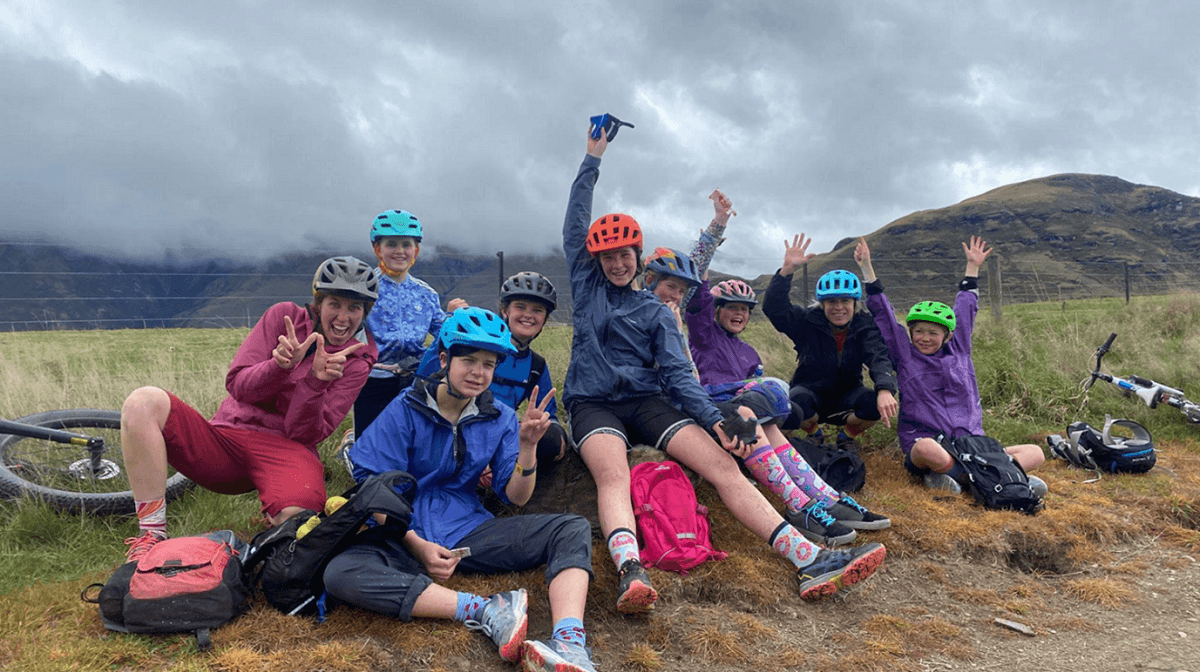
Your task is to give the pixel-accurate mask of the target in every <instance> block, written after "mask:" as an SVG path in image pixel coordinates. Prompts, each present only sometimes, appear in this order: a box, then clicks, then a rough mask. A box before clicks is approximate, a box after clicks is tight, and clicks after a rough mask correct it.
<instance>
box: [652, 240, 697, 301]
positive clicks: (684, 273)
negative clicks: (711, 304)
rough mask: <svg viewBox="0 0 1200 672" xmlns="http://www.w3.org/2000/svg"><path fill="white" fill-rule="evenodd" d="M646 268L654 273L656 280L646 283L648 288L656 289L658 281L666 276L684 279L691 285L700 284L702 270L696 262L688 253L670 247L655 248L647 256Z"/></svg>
mask: <svg viewBox="0 0 1200 672" xmlns="http://www.w3.org/2000/svg"><path fill="white" fill-rule="evenodd" d="M646 270H647V271H651V272H652V273H654V280H653V281H648V282H647V283H646V289H649V290H651V291H654V287H655V286H656V285H658V281H659V280H661V279H662V278H664V277H666V276H672V277H676V278H679V279H680V280H683V281H684V282H686V283H687V284H688V285H689V286H691V287H699V286H700V271H699V269H697V268H696V262H694V261H692V258H691V257H689V256H687V255H686V254H684V253H682V252H680V251H678V250H672V249H671V248H668V247H656V248H654V254H651V255H650V256H649V257H647V258H646Z"/></svg>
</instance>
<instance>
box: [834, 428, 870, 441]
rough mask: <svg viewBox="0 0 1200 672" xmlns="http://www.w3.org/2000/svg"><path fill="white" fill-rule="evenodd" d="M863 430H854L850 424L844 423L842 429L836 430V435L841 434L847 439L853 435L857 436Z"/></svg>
mask: <svg viewBox="0 0 1200 672" xmlns="http://www.w3.org/2000/svg"><path fill="white" fill-rule="evenodd" d="M863 431H865V430H862V429H858V430H856V429H853V428H851V427H850V425H846V426H845V427H843V428H842V431H840V432H838V435H839V436H843V437H845V438H847V439H853V438H854V437H856V436H858V435H859V434H862V433H863Z"/></svg>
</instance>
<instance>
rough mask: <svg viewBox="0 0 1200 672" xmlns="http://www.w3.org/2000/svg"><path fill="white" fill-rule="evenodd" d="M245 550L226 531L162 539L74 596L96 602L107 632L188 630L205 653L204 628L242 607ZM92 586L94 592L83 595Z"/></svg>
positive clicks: (207, 634)
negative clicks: (95, 594) (111, 573)
mask: <svg viewBox="0 0 1200 672" xmlns="http://www.w3.org/2000/svg"><path fill="white" fill-rule="evenodd" d="M247 550H248V546H247V544H246V542H244V541H242V540H241V539H238V538H237V535H235V534H234V533H233V532H232V531H230V530H221V531H219V532H210V533H208V534H205V535H200V536H195V537H176V538H174V539H164V540H163V541H160V542H158V543H157V544H155V545H154V546H152V547H151V548H150V550H148V551H146V553H145V555H143V556H142V557H141V558H139V559H138V560H137V562H127V563H125V564H124V565H121V567H120V568H119V569H117V571H116V572H114V573H113V575H112V577H110V578H109V579H108V581H107V582H106V583H103V584H100V583H94V584H92V585H90V586H88V587H87V588H85V589H84V590H83V593H82V594H81V595H80V597H81V598H82V599H83V600H84V601H85V602H90V603H92V604H98V605H100V620H101V622H103V623H104V627H106V628H108V629H109V630H116V631H118V632H136V633H155V632H158V633H166V632H194V633H195V635H196V646H197V648H199V649H200V650H201V651H207V650H209V649H210V648H211V647H212V639H211V637H210V631H211V630H212V629H213V628H216V627H217V626H219V625H222V624H224V623H226V622H228V621H230V620H233V618H234V617H235V616H237V615H239V614H241V613H242V612H244V611H245V610H246V608H247V607H248V605H247V599H248V598H249V597H250V592H251V591H250V586H249V584H248V582H247V580H246V575H245V573H244V571H243V568H242V558H244V557H246V551H247ZM95 588H99V589H100V592H99V595H98V596H94V597H92V596H89V595H88V593H90V592H92V590H93V589H95Z"/></svg>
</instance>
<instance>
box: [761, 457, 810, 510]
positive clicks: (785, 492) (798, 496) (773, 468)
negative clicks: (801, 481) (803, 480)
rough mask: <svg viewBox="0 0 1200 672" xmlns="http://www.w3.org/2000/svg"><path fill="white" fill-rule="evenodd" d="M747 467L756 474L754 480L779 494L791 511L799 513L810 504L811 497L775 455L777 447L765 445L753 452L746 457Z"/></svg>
mask: <svg viewBox="0 0 1200 672" xmlns="http://www.w3.org/2000/svg"><path fill="white" fill-rule="evenodd" d="M745 463H746V467H747V468H748V469H749V470H750V473H751V474H752V475H753V476H754V480H756V481H758V482H759V483H762V484H763V485H765V486H767V489H768V490H770V491H771V492H773V493H775V494H777V495H779V498H780V499H782V500H783V503H784V505H785V506H787V510H788V511H790V512H791V513H799V512H800V509H803V508H804V505H805V504H808V502H809V497H808V495H806V494H804V492H803V491H802V490H801V489H800V488H797V487H796V484H795V483H793V482H792V478H791V477H790V476H788V473H787V471H786V470H785V469H784V468H783V464H781V463H780V461H779V457H778V456H776V455H775V449H774V448H772V447H771V446H763V447H762V448H759V449H758V450H756V451H754V452H753V453H751V454H750V455H749V456H747V457H746V459H745Z"/></svg>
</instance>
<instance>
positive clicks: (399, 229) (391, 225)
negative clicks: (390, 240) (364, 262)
mask: <svg viewBox="0 0 1200 672" xmlns="http://www.w3.org/2000/svg"><path fill="white" fill-rule="evenodd" d="M384 236H408V237H410V238H416V239H417V242H418V243H419V242H421V222H420V220H418V219H417V218H416V216H415V215H413V214H412V213H411V212H409V211H407V210H385V211H384V212H382V213H380V214H379V216H378V217H376V218H375V221H374V222H373V223H372V224H371V244H372V245H374V244H375V241H377V240H379V239H380V238H382V237H384Z"/></svg>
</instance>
